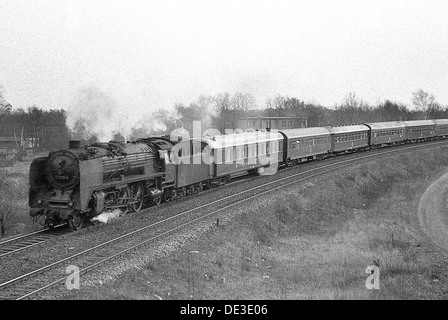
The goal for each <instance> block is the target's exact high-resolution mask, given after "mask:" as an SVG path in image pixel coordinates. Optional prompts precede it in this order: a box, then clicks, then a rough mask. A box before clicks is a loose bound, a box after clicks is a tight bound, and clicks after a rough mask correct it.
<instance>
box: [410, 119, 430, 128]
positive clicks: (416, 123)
mask: <svg viewBox="0 0 448 320" xmlns="http://www.w3.org/2000/svg"><path fill="white" fill-rule="evenodd" d="M403 123H404V124H405V125H406V127H418V126H433V125H435V122H434V121H432V120H413V121H403Z"/></svg>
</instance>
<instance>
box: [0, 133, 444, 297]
mask: <svg viewBox="0 0 448 320" xmlns="http://www.w3.org/2000/svg"><path fill="white" fill-rule="evenodd" d="M446 144H447V141H446V140H445V141H432V142H429V143H425V144H424V145H406V146H403V147H399V148H394V149H381V150H378V151H377V152H374V153H368V154H362V155H360V156H356V157H353V158H348V159H347V158H339V159H338V160H337V161H335V162H333V163H328V164H323V162H322V163H321V164H322V165H320V166H318V167H315V168H309V169H305V170H303V171H301V172H297V173H293V174H291V175H288V176H285V177H282V178H279V179H275V180H273V181H269V182H265V183H264V184H260V185H258V186H255V187H252V188H249V189H247V190H244V191H242V192H239V193H237V194H232V195H229V196H225V197H223V198H220V199H218V200H215V201H212V202H210V203H207V204H204V205H201V206H199V207H196V208H194V209H190V210H186V211H183V212H180V213H177V214H174V215H172V216H170V217H168V218H165V219H162V220H160V221H157V222H154V223H151V224H149V225H147V226H144V227H141V228H139V229H137V230H134V231H131V232H128V233H126V234H124V235H121V236H119V237H116V238H114V239H111V240H108V241H105V242H103V243H101V244H99V245H96V246H94V247H91V248H89V249H86V250H84V251H81V252H78V253H75V254H73V255H71V256H68V257H66V258H63V259H60V260H58V261H56V262H53V263H51V264H48V265H46V266H44V267H41V268H39V269H36V270H34V271H31V272H28V273H26V274H23V275H21V276H19V277H16V278H13V279H10V280H8V281H6V282H4V283H1V284H0V298H3V299H17V300H21V299H28V298H32V297H35V296H36V295H38V294H39V293H41V292H44V291H45V290H48V289H50V288H53V287H55V286H58V285H60V284H63V283H65V282H66V280H67V274H66V270H67V267H68V266H69V265H75V266H77V267H78V268H79V271H80V274H84V273H86V272H88V271H90V270H94V269H95V268H96V267H98V266H99V265H101V264H104V263H107V262H109V261H111V260H113V259H116V258H117V257H121V256H123V255H125V254H128V253H131V252H133V251H135V250H138V249H139V248H142V247H144V246H147V245H148V244H150V243H153V242H155V241H156V240H159V239H161V238H163V237H167V236H169V235H170V234H175V233H176V232H178V231H179V230H182V229H186V228H188V227H191V226H194V225H197V224H199V223H201V222H203V223H213V221H215V220H211V221H207V219H212V218H213V219H216V218H219V214H220V213H221V212H223V211H224V210H227V209H230V208H234V207H236V206H238V205H239V204H242V203H243V202H246V201H250V200H253V199H255V198H258V197H260V196H263V195H267V194H269V193H272V192H275V191H276V190H278V189H280V188H284V187H287V186H290V185H292V184H297V183H298V182H301V181H304V180H307V179H310V178H314V177H316V176H319V175H322V174H325V173H329V172H331V171H334V170H337V169H341V168H345V167H347V166H350V165H355V164H358V163H359V162H365V161H370V160H374V159H376V158H383V157H385V156H390V155H394V154H399V153H402V152H409V151H412V150H417V149H425V148H432V147H436V146H441V145H446Z"/></svg>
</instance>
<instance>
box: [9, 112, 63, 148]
mask: <svg viewBox="0 0 448 320" xmlns="http://www.w3.org/2000/svg"><path fill="white" fill-rule="evenodd" d="M66 118H67V115H66V112H65V111H64V110H62V109H61V110H53V109H52V110H43V109H42V108H39V107H37V106H32V107H29V108H28V109H27V110H26V111H25V110H23V109H16V110H12V108H11V109H10V110H8V111H5V112H3V113H0V136H10V137H11V136H14V137H16V138H17V139H23V140H24V141H25V142H26V145H28V146H31V148H32V149H33V151H34V152H36V151H42V150H51V149H58V148H64V147H66V146H67V142H68V139H69V138H70V132H69V130H68V128H67V125H66Z"/></svg>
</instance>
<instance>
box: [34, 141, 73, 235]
mask: <svg viewBox="0 0 448 320" xmlns="http://www.w3.org/2000/svg"><path fill="white" fill-rule="evenodd" d="M79 181H80V170H79V157H78V155H77V153H76V151H74V150H70V149H69V150H60V151H56V152H52V153H50V155H49V156H48V157H47V158H38V159H35V160H34V161H33V162H32V164H31V168H30V190H29V206H30V215H31V216H32V217H35V219H36V220H37V219H39V218H41V217H43V218H44V223H45V226H46V227H52V226H55V225H57V224H59V223H61V222H63V221H65V220H69V222H71V221H70V220H71V218H72V217H74V216H76V215H74V214H73V213H74V212H75V211H76V210H79V197H80V196H79Z"/></svg>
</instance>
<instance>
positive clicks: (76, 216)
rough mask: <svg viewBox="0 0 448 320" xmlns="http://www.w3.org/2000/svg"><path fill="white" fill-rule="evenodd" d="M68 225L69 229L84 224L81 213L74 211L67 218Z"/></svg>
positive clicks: (80, 226) (76, 228)
mask: <svg viewBox="0 0 448 320" xmlns="http://www.w3.org/2000/svg"><path fill="white" fill-rule="evenodd" d="M68 225H69V226H70V229H71V230H79V229H81V228H82V227H83V225H84V220H83V218H82V216H81V214H80V213H79V212H74V213H73V215H71V216H70V217H69V218H68Z"/></svg>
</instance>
